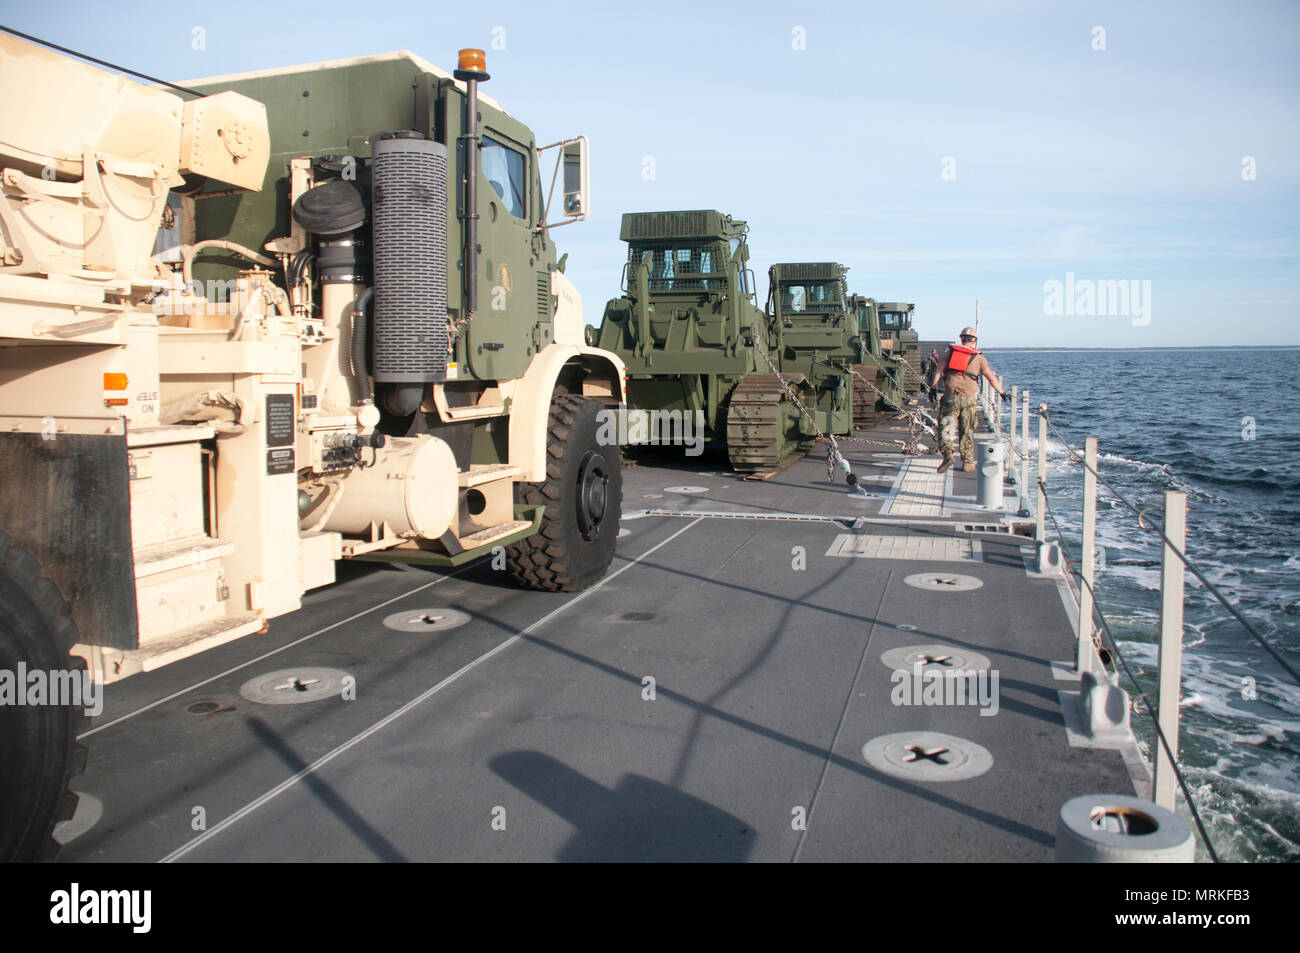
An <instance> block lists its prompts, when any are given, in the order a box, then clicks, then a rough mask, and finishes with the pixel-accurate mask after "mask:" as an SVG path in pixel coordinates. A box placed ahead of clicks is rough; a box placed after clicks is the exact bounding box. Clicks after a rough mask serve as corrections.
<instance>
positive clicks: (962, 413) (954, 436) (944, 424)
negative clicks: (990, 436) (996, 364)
mask: <svg viewBox="0 0 1300 953" xmlns="http://www.w3.org/2000/svg"><path fill="white" fill-rule="evenodd" d="M975 427H976V420H975V398H974V397H964V396H962V395H961V394H954V393H951V392H949V391H944V395H943V397H942V398H940V400H939V451H940V452H943V451H947V452H948V453H952V451H953V444H956V445H957V446H958V447H960V448H961V462H962V463H963V464H966V463H974V462H975Z"/></svg>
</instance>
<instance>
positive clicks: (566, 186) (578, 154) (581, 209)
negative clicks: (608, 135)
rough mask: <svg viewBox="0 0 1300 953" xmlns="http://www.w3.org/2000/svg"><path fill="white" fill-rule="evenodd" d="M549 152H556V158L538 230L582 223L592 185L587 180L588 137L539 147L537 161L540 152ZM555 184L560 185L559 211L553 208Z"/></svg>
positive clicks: (587, 207) (587, 209)
mask: <svg viewBox="0 0 1300 953" xmlns="http://www.w3.org/2000/svg"><path fill="white" fill-rule="evenodd" d="M548 149H557V150H559V151H558V152H557V153H556V155H555V169H554V171H553V172H552V174H551V188H550V191H549V192H547V194H546V209H545V211H544V212H543V215H542V226H541V227H542V228H555V227H556V226H559V225H568V224H570V223H571V222H581V221H582V220H583V219H585V218H586V217H587V213H588V212H589V211H590V209H589V205H590V201H589V199H588V196H589V195H590V192H591V186H590V180H589V178H588V164H587V149H588V143H587V137H586V136H577V137H575V138H573V139H564V140H561V141H560V142H553V143H551V144H550V145H549V146H542V147H541V148H540V149H538V150H537V156H538V159H539V160H540V158H541V155H542V153H543V152H546V151H547V150H548ZM561 173H563V177H561ZM557 183H558V184H559V186H560V196H559V200H560V204H559V207H558V208H556V207H555V206H554V205H553V203H554V201H555V198H556V195H555V186H556V184H557ZM552 212H554V213H555V214H554V219H552Z"/></svg>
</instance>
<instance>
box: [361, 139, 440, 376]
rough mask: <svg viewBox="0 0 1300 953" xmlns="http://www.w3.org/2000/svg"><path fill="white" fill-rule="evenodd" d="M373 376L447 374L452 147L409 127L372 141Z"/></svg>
mask: <svg viewBox="0 0 1300 953" xmlns="http://www.w3.org/2000/svg"><path fill="white" fill-rule="evenodd" d="M371 142H372V145H371V154H372V156H373V159H372V163H371V186H372V193H371V194H372V202H373V207H372V215H373V223H374V243H373V267H374V278H375V283H374V288H375V316H374V344H375V346H374V377H375V380H376V381H377V382H389V383H412V382H428V381H444V380H446V379H447V148H446V146H444V145H443V144H442V143H440V142H434V141H432V140H431V139H424V138H420V137H418V136H415V135H414V134H412V133H379V134H377V135H375V136H374V137H373V138H372V140H371Z"/></svg>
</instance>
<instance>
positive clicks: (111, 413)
mask: <svg viewBox="0 0 1300 953" xmlns="http://www.w3.org/2000/svg"><path fill="white" fill-rule="evenodd" d="M488 79H489V74H488V73H487V71H486V63H485V58H484V55H483V53H482V51H478V50H462V51H461V52H460V56H459V59H458V64H457V68H456V70H455V71H454V72H453V73H451V74H449V73H447V72H445V71H443V70H441V69H439V68H438V67H436V66H434V65H432V64H431V63H428V62H426V61H425V60H423V59H421V58H420V57H418V56H416V55H414V54H412V53H409V52H404V51H403V52H396V53H389V54H383V55H378V56H364V57H359V58H353V59H347V60H338V61H331V62H324V63H312V64H308V65H304V66H296V67H288V68H279V69H269V70H263V71H259V72H253V73H246V74H240V75H234V76H224V77H216V78H210V79H205V80H197V81H190V82H187V83H186V84H185V85H183V86H182V85H179V84H177V85H172V84H167V85H166V86H162V85H146V84H143V83H139V82H135V81H133V80H129V79H127V78H126V77H124V76H122V75H118V74H115V73H112V72H106V71H104V70H102V69H99V68H97V67H92V66H90V65H87V64H84V63H81V62H79V61H77V60H74V59H72V58H70V57H67V56H64V55H61V54H59V53H56V52H53V51H51V50H48V49H45V48H43V47H42V46H40V45H37V44H35V43H29V42H26V41H23V40H20V39H17V38H14V37H10V36H3V37H0V89H2V90H3V91H4V95H3V96H2V97H0V128H3V129H4V131H5V134H4V136H3V141H2V142H0V190H2V194H0V256H2V258H0V473H2V474H3V492H2V493H0V676H3V675H5V674H10V675H12V673H14V672H25V673H37V672H39V673H45V674H46V675H48V676H49V681H48V683H47V684H48V685H50V686H53V685H54V682H55V679H61V680H62V683H63V684H65V685H75V684H77V683H78V682H79V680H80V679H81V678H82V677H85V678H86V679H88V680H90V681H91V682H93V684H103V683H107V682H111V681H115V680H117V679H120V678H123V677H126V676H129V675H131V674H134V673H137V672H142V671H150V670H153V669H156V668H158V667H160V666H163V665H166V664H169V663H171V662H173V661H176V660H178V659H182V658H186V657H189V656H193V655H195V654H196V653H199V652H202V651H205V650H207V649H210V648H212V647H214V646H217V645H221V644H223V643H227V642H230V641H231V640H234V639H237V638H241V637H256V636H257V635H258V634H260V633H265V632H267V631H268V628H269V626H270V623H271V620H273V619H275V618H276V617H278V616H281V615H283V614H285V613H289V612H292V611H294V610H295V609H297V608H299V606H300V605H301V598H302V595H303V593H304V592H306V591H307V590H311V589H314V588H316V587H320V586H326V585H328V584H330V583H331V582H333V581H334V579H335V567H336V564H337V563H338V562H339V561H340V560H343V559H353V560H372V561H374V560H386V561H400V562H407V563H414V564H417V565H425V566H434V567H446V566H455V565H461V564H464V563H467V562H469V561H471V560H475V559H479V558H482V557H485V556H491V560H492V561H491V564H492V566H493V568H497V569H501V570H502V571H503V572H502V574H503V576H504V575H506V571H507V570H508V573H509V575H510V576H512V577H513V578H514V579H515V580H516V581H517V582H518V583H519V584H522V585H524V586H526V587H531V588H535V589H542V590H550V591H577V590H581V589H583V588H585V587H588V586H591V585H592V584H594V583H595V582H596V581H597V580H599V579H600V578H601V577H602V576H603V575H604V574H605V572H606V571H607V568H608V566H609V564H610V561H611V559H612V556H613V552H614V548H615V540H616V538H617V536H618V531H619V521H620V511H621V497H622V475H621V474H622V471H621V461H620V457H619V452H618V447H617V446H616V445H614V446H611V445H609V444H608V443H607V442H605V441H603V440H602V439H601V438H600V427H601V424H602V418H603V416H604V415H608V414H617V413H619V412H621V411H622V410H623V408H624V378H625V367H624V365H623V362H622V361H621V360H620V359H619V357H618V356H617V355H616V354H613V353H610V352H609V351H605V350H602V349H600V348H597V347H593V346H591V345H589V344H588V343H587V342H586V340H585V339H584V331H583V328H584V321H583V315H582V299H581V296H580V295H579V293H578V291H577V289H576V288H575V287H574V286H573V284H572V283H571V282H570V281H569V280H568V279H567V278H566V277H565V273H564V271H565V261H566V257H567V256H566V257H557V251H556V245H555V241H554V238H553V231H554V229H555V228H557V227H560V226H564V225H569V224H573V223H576V222H580V221H582V220H583V219H585V218H586V217H587V214H588V211H589V207H588V206H589V185H588V157H589V156H588V154H589V149H588V146H587V142H586V139H585V138H583V137H581V136H579V137H574V138H567V139H563V140H560V141H557V142H553V143H550V144H547V145H539V143H538V142H537V140H536V138H535V136H534V135H533V133H532V132H531V130H530V129H529V128H528V127H527V126H525V125H524V124H523V123H522V122H520V121H519V120H518V119H516V118H514V117H513V116H511V115H510V114H509V113H508V112H507V111H506V110H505V109H504V107H502V106H501V105H500V104H499V103H497V102H495V101H493V100H492V99H491V98H489V97H488V96H486V95H483V94H481V93H480V92H479V86H480V84H482V83H484V82H485V81H487V80H488ZM544 165H545V166H548V168H546V169H544V168H543V166H544ZM5 685H8V686H9V688H10V689H12V688H13V687H14V683H13V680H12V679H10V680H8V681H7V682H6V680H5V679H4V678H3V677H0V702H4V701H5V700H6V698H5V696H4V695H3V690H4V687H5ZM9 700H10V701H12V699H9ZM81 717H82V710H81V707H80V706H79V705H78V704H77V703H76V702H75V701H70V700H69V699H66V698H55V697H53V695H51V696H50V697H48V698H46V699H44V700H43V702H42V703H41V704H29V705H22V704H21V703H20V704H0V752H3V758H4V764H3V772H2V774H3V777H2V779H0V858H2V859H6V860H11V859H29V858H43V857H49V856H51V855H52V854H53V852H54V851H55V850H56V849H57V845H56V844H55V842H54V841H53V840H52V837H51V831H52V829H53V826H54V824H55V823H56V822H57V821H59V820H62V819H65V818H67V817H68V816H69V814H70V812H71V810H72V808H73V806H74V805H75V796H74V795H71V794H69V792H68V788H67V784H68V780H69V778H70V777H72V776H74V775H75V774H76V773H78V772H79V770H80V764H79V762H80V759H81V757H82V755H81V753H80V752H79V750H78V748H77V746H76V745H75V741H74V739H75V734H76V731H77V724H78V720H79V719H80V718H81Z"/></svg>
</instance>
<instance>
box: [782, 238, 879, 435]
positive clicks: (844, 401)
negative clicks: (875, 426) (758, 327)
mask: <svg viewBox="0 0 1300 953" xmlns="http://www.w3.org/2000/svg"><path fill="white" fill-rule="evenodd" d="M847 273H848V269H847V268H845V267H844V266H843V265H839V264H836V263H835V262H800V263H790V262H787V263H782V264H776V265H772V266H771V267H770V268H769V269H768V293H767V312H768V316H769V318H770V320H771V324H772V328H773V330H774V333H775V336H776V354H777V356H778V366H779V367H780V368H781V370H782V372H783V373H795V374H801V375H803V377H804V378H805V379H806V380H807V381H808V383H809V384H810V385H811V387H812V390H813V393H814V394H815V396H814V398H813V404H810V405H809V406H808V409H809V410H810V411H812V412H813V413H814V417H815V419H816V422H817V427H818V429H820V430H821V431H822V432H823V433H828V434H834V435H836V436H842V435H846V434H852V433H853V373H852V365H853V363H854V361H855V360H856V357H857V351H856V350H855V348H854V346H853V338H854V336H855V335H856V329H855V325H856V320H855V318H854V317H853V316H852V315H850V313H849V309H848V289H847V285H846V284H845V276H846V275H847Z"/></svg>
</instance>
